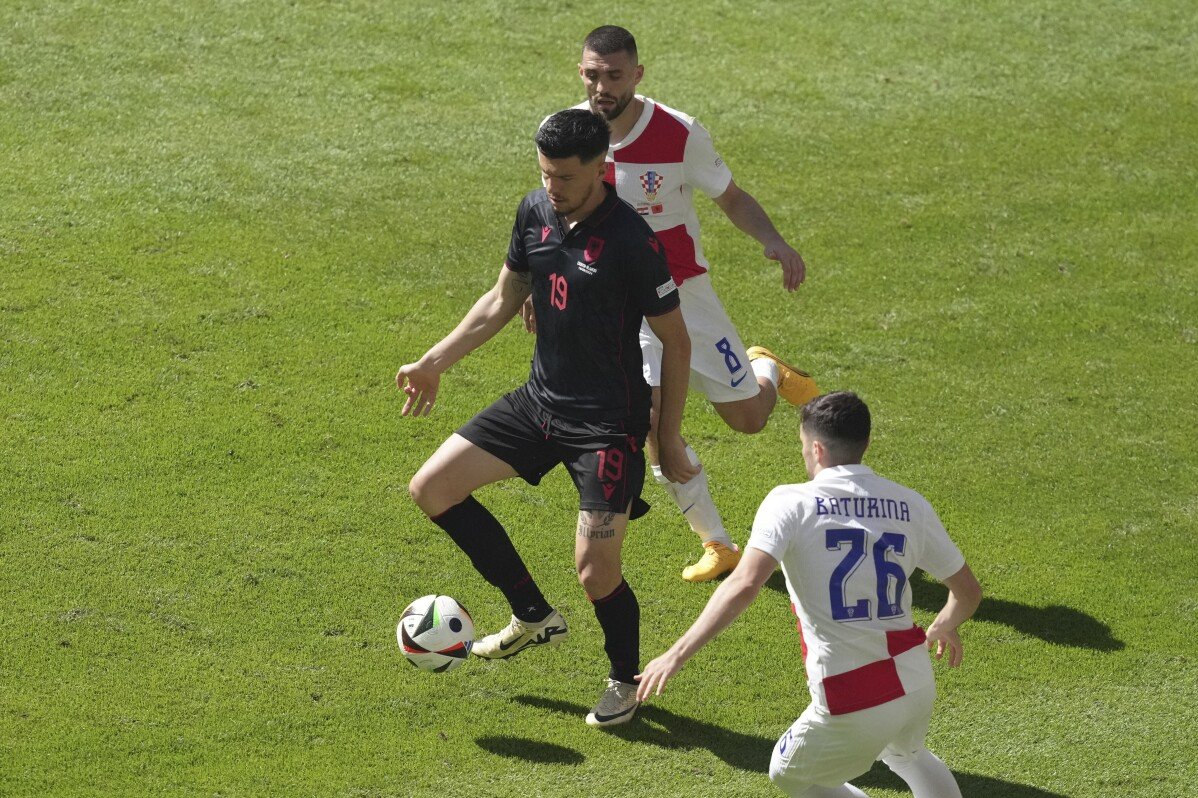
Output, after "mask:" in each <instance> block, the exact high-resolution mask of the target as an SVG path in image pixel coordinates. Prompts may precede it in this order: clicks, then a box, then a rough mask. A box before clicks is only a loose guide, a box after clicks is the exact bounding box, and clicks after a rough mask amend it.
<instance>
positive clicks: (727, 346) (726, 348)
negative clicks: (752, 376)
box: [715, 338, 744, 374]
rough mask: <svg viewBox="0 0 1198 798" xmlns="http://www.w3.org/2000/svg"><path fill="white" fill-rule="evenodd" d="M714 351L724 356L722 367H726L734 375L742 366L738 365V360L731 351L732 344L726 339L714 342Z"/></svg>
mask: <svg viewBox="0 0 1198 798" xmlns="http://www.w3.org/2000/svg"><path fill="white" fill-rule="evenodd" d="M715 351H717V352H719V353H720V354H721V355H723V356H724V365H725V366H727V367H728V371H729V372H731V373H733V374H735V373H736V372H738V371H740V370H741V369H742V368H744V366H742V365H741V364H740V358H739V357H737V356H736V353H735V352H733V351H732V344H731V343H729V342H728V339H727V338H721V339H720V340H718V341H716V342H715Z"/></svg>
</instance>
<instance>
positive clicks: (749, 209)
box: [715, 180, 807, 291]
mask: <svg viewBox="0 0 1198 798" xmlns="http://www.w3.org/2000/svg"><path fill="white" fill-rule="evenodd" d="M715 204H716V205H719V206H720V210H722V211H723V212H724V215H725V216H727V217H728V219H729V220H730V221H731V222H732V223H733V224H734V225H736V226H737V227H738V228H740V229H741V230H742V231H744V232H745V233H748V234H749V235H751V236H752V237H753V238H755V239H756V240H757V243H759V244H761V246H762V247H763V248H764V249H763V254H764V255H765V257H767V258H769V259H770V260H776V261H778V263H779V264H781V266H782V285H783V287H784V288H785V289H786V290H787V291H794V290H795V289H796V288H798V287H799V285H800V284H801V283H802V282H803V281H804V280H805V279H807V264H805V263H803V256H802V255H800V254H799V253H798V252H796V251H795V250H794V248H793V247H792V246H791V245H790V244H787V243H786V239H784V238H783V237H782V235H781V234H780V233H779V232H778V230H777V229H776V228H775V227H774V223H773V222H771V221H770V217H769V214H767V213H766V212H765V208H762V207H761V204H760V203H759V202H758V201H757V200H756V199H754V198H753V195H752V194H750V193H749V192H747V191H745V190H744V189H742V188H741V187H740V186H738V185H736V181H735V180H733V181H732V182H731V183H729V184H728V188H727V189H725V190H724V193H723V194H721V195H720V196H718V197H716V198H715Z"/></svg>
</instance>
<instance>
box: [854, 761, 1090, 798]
mask: <svg viewBox="0 0 1198 798" xmlns="http://www.w3.org/2000/svg"><path fill="white" fill-rule="evenodd" d="M953 777H954V778H955V779H956V780H957V785H958V786H960V788H961V796H962V798H1067V796H1064V795H1061V794H1060V793H1057V792H1049V791H1048V790H1041V789H1040V788H1039V787H1029V786H1028V785H1026V784H1016V783H1014V782H1010V781H1003V780H1002V779H992V778H990V777H989V776H978V775H975V774H973V773H961V772H959V771H955V770H954V771H953ZM850 784H852V785H854V786H856V787H860V788H861V789H863V790H868V789H871V788H877V789H884V790H894V791H896V792H898V793H900V794H902V795H909V794H910V788H908V787H907V783H906V782H904V781H903V780H902V779H900V778H899V777H898V776H896V775H894V774H893V773H891V772H890V768H888V767H886V766H885V765H883V764H882V763H881V762H875V763H874V766H873V769H872V770H871V771H869V772H868V773H866V774H865V775H864V776H860V777H858V778H855V779H853V780H852V781H851V782H850Z"/></svg>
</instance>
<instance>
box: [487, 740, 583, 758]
mask: <svg viewBox="0 0 1198 798" xmlns="http://www.w3.org/2000/svg"><path fill="white" fill-rule="evenodd" d="M474 742H476V743H477V744H478V747H479V748H481V749H483V750H484V751H489V752H490V753H492V754H496V755H498V756H506V757H511V758H512V759H523V760H524V761H525V762H540V763H543V764H546V765H581V764H582V763H583V762H585V761H586V757H585V756H583V755H582V754H580V753H578V752H577V751H575V750H574V749H573V748H566V747H565V746H564V745H554V744H553V743H545V742H541V741H540V740H530V739H528V738H527V737H507V736H501V737H479V738H478V739H477V740H475V741H474Z"/></svg>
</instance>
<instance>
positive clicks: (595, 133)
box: [396, 109, 696, 726]
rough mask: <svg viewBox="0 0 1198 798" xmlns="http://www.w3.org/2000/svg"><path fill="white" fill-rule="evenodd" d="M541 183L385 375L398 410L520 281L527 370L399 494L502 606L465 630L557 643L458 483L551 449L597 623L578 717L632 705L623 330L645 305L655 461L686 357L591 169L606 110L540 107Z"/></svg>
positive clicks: (498, 473) (472, 344)
mask: <svg viewBox="0 0 1198 798" xmlns="http://www.w3.org/2000/svg"><path fill="white" fill-rule="evenodd" d="M536 144H537V159H538V161H539V163H540V167H541V175H542V181H543V183H544V185H545V188H543V189H539V190H537V191H533V192H532V193H530V194H529V195H528V196H526V197H525V198H524V200H523V201H522V202H521V203H520V208H519V210H518V211H517V213H516V224H515V227H514V228H513V229H512V241H511V245H510V246H509V248H508V255H507V260H506V262H505V263H504V265H503V269H502V270H501V271H500V274H499V281H498V282H497V283H496V285H495V287H494V288H492V289H491V290H490V291H489V292H488V293H486V294H485V295H483V297H482V298H481V299H479V300H478V302H476V303H475V305H474V307H473V308H472V309H471V310H470V312H469V313H467V314H466V317H465V318H464V319H463V320H462V321H461V323H459V324H458V326H457V327H456V328H455V329H454V331H453V332H451V333H450V334H449V335H448V336H446V337H445V338H444V339H443V340H442V341H441V342H440V343H438V344H436V345H435V346H433V347H432V348H431V349H429V350H428V352H426V353H425V355H424V357H422V358H420V360H418V361H417V362H415V363H409V364H408V365H405V366H403V367H402V368H401V369H400V370H399V373H398V374H397V375H396V382H397V384H398V385H399V387H400V388H401V389H403V391H404V392H405V393H406V394H407V401H405V402H404V406H403V411H402V412H403V415H409V414H411V415H416V416H419V415H423V414H426V413H428V412H429V410H430V409H431V408H432V406H433V403H434V402H435V401H436V398H437V390H438V387H439V384H440V378H441V374H442V373H443V372H444V371H445V370H446V369H448V368H449V367H450V366H451V365H453V364H454V363H456V362H457V361H459V360H461V359H462V358H463V357H465V356H466V355H467V354H469V353H470V352H472V351H474V350H475V349H477V348H478V347H479V346H481V345H482V344H483V343H485V342H486V341H488V340H489V339H490V338H491V337H492V336H494V335H495V334H496V333H497V332H498V331H499V330H500V329H502V328H503V326H504V325H505V324H506V323H507V322H508V321H509V320H510V319H511V318H512V317H513V316H515V315H516V314H517V312H518V311H519V309H520V306H521V304H522V303H523V302H524V300H525V298H526V297H528V296H529V294H530V293H531V295H532V301H533V305H534V307H535V309H536V315H537V319H538V327H537V343H536V352H535V354H534V356H533V361H532V370H531V373H530V374H529V377H528V382H527V383H525V384H524V385H523V386H521V387H520V388H518V389H516V390H515V391H512V392H511V393H509V394H506V395H505V396H503V397H501V398H500V399H499V400H498V401H496V402H495V403H494V404H492V405H491V406H490V407H488V408H486V409H485V410H483V411H482V412H481V413H479V414H478V415H476V416H475V417H474V418H473V419H471V420H470V421H469V422H467V423H466V424H465V425H464V426H463V427H462V428H461V429H459V430H458V431H457V432H456V433H455V434H453V435H451V436H450V437H449V439H448V440H447V441H445V443H443V444H442V445H441V448H440V449H438V450H437V451H436V453H435V454H433V456H432V457H430V458H429V459H428V460H427V461H426V462H425V463H424V465H423V466H421V467H420V470H419V471H418V472H417V473H416V475H415V476H414V477H413V478H412V481H411V483H410V485H409V490H410V491H411V494H412V498H413V499H414V500H415V501H416V504H417V505H419V506H420V509H421V510H423V511H424V512H425V513H427V514H428V516H429V518H430V519H432V521H433V522H434V523H435V524H437V525H438V526H439V527H441V528H442V529H444V530H445V531H446V532H447V533H448V534H449V536H450V537H451V538H452V539H453V541H454V542H455V543H457V545H458V546H459V547H460V548H461V549H462V551H464V552H465V553H466V554H467V556H469V557H470V561H471V562H472V563H473V564H474V567H475V568H476V569H477V570H478V572H479V573H480V574H482V576H483V578H485V579H486V580H487V581H488V582H490V583H491V584H492V585H494V586H495V587H497V588H499V589H500V590H501V591H502V592H503V594H504V596H505V597H506V598H507V600H508V602H509V603H510V604H511V607H512V619H511V622H510V623H509V624H508V625H507V627H506V628H504V629H503V630H502V631H500V632H497V633H495V634H492V635H488V636H486V637H484V638H482V639H480V640H477V641H475V643H474V647H473V651H474V653H475V654H477V655H479V656H480V657H486V658H489V659H502V658H507V657H510V656H513V655H515V654H516V653H518V652H520V651H522V650H524V649H525V648H528V647H530V646H534V645H540V644H550V645H554V644H557V643H560V642H561V641H562V640H563V639H565V637H566V634H567V628H566V621H565V619H564V618H563V617H562V616H561V614H560V613H559V612H557V610H555V609H553V608H552V607H551V606H550V605H549V603H548V602H547V601H546V599H545V597H544V595H542V593H541V591H540V589H539V588H538V587H537V584H536V582H535V581H533V578H532V576H531V575H530V574H529V572H528V568H527V567H526V566H525V565H524V562H523V560H521V558H520V555H519V554H518V553H517V552H516V549H515V547H514V546H513V545H512V542H511V539H510V538H509V537H508V535H507V532H506V531H504V528H503V526H502V525H500V523H499V521H497V520H496V519H495V517H494V516H493V515H491V513H490V512H488V511H487V509H486V508H484V507H483V506H482V505H481V504H479V502H478V501H476V500H475V499H474V497H473V496H472V495H471V494H472V492H473V491H474V490H475V489H477V488H480V487H482V486H483V485H488V484H490V483H492V482H497V481H499V480H503V479H509V478H511V477H515V476H519V477H522V478H524V479H525V480H526V481H528V482H529V483H531V484H533V485H535V484H537V483H538V482H540V480H541V478H542V477H543V476H544V475H545V474H546V473H548V472H549V471H550V470H551V469H553V468H554V467H555V466H557V464H558V463H561V464H564V465H565V466H566V469H567V470H568V471H569V472H570V476H571V478H572V479H573V480H574V484H575V486H576V487H577V488H578V494H579V514H578V526H577V536H576V537H575V547H574V559H575V564H576V565H577V568H578V579H579V581H580V582H581V583H582V586H583V589H584V590H585V591H586V594H587V597H588V598H589V599H590V600H591V602H592V603H593V605H594V608H595V615H596V617H597V618H598V619H599V625H600V626H601V627H602V629H603V636H604V650H605V651H606V653H607V656H608V659H609V660H610V662H611V669H610V671H609V673H608V679H607V687H606V689H605V690H604V692H603V695H602V696H601V697H600V699H599V703H598V705H597V706H596V707H595V708H594V710H592V712H591V713H590V714H588V715H587V718H586V720H587V723H589V724H591V725H592V726H608V725H613V724H617V723H625V722H627V721H629V720H631V719H632V716H633V714H634V713H635V711H636V707H637V701H636V683H635V681H634V680H633V676H634V675H635V674H636V673H637V671H638V669H639V667H640V662H639V657H640V651H639V649H640V607H639V605H638V604H637V600H636V596H635V595H634V594H633V592H632V589H631V588H630V587H629V586H628V583H627V582H626V581H625V580H624V577H623V573H622V569H621V563H620V547H621V545H622V543H623V540H624V532H625V530H626V528H627V526H628V520H629V517H630V514H632V515H637V514H638V508H640V507H643V506H644V503H643V502H642V501H641V500H640V492H641V487H642V484H643V482H644V477H645V457H644V453H643V451H642V447H643V446H644V442H645V435H646V433H647V432H648V429H649V401H650V397H649V388H648V385H647V384H646V383H645V380H644V377H643V376H642V375H641V351H640V345H639V343H638V339H637V331H638V329H639V328H640V324H641V319H642V317H643V318H647V319H648V321H649V325H650V327H651V328H652V329H653V332H654V333H656V334H657V336H658V337H659V338H660V339H661V341H662V343H663V345H664V350H665V354H664V357H663V359H662V386H661V389H662V407H661V415H660V420H659V433H658V434H659V440H660V444H659V446H660V450H661V463H662V468H663V470H668V472H669V473H670V479H671V480H673V481H677V482H686V481H687V480H689V479H690V478H691V477H692V476H694V474H695V473H696V470H695V467H694V466H692V465H691V463H690V460H689V458H688V457H687V455H686V450H685V444H684V443H683V441H682V437H681V435H680V432H679V429H680V427H681V422H682V410H683V404H684V402H685V400H686V389H687V380H688V378H689V371H690V339H689V338H688V337H687V333H686V326H685V324H684V323H683V320H682V313H681V311H680V310H679V309H678V305H679V301H678V291H677V288H676V287H675V285H674V282H673V280H671V279H670V273H669V271H668V270H667V268H666V262H665V257H664V254H663V253H662V251H661V244H660V243H659V242H658V241H657V239H656V238H655V237H654V235H653V231H652V230H650V229H649V226H648V225H647V224H646V223H645V221H644V220H643V219H641V218H640V216H638V215H637V213H636V211H634V210H633V209H632V208H631V207H630V206H629V205H627V204H625V203H624V202H623V201H621V200H620V199H619V198H618V197H617V196H616V193H615V191H614V190H613V189H612V188H611V187H610V186H608V185H607V184H606V183H604V182H603V175H604V155H605V154H606V152H607V145H608V129H607V123H606V122H605V121H604V120H603V119H602V117H599V116H597V115H595V114H593V113H592V112H590V111H588V110H578V109H572V110H567V111H561V112H560V113H557V114H554V115H553V116H551V117H550V118H549V119H547V120H546V121H545V123H544V124H543V125H542V126H541V128H540V130H538V131H537V135H536Z"/></svg>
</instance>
